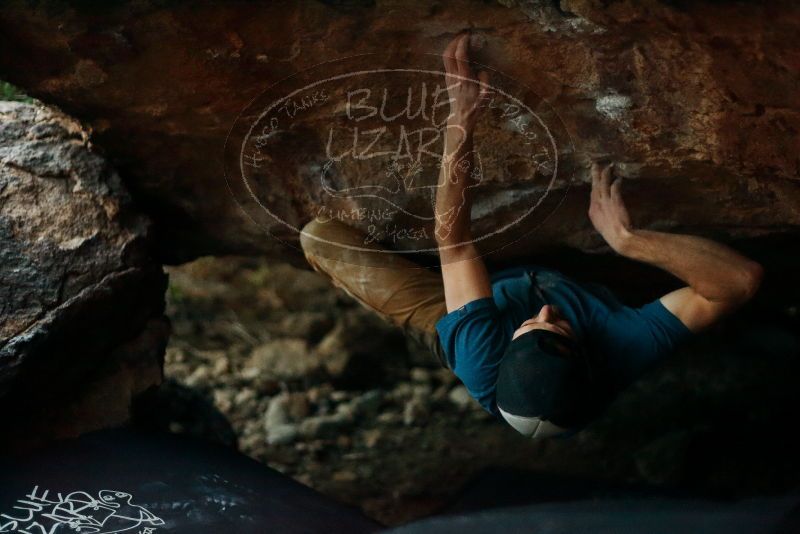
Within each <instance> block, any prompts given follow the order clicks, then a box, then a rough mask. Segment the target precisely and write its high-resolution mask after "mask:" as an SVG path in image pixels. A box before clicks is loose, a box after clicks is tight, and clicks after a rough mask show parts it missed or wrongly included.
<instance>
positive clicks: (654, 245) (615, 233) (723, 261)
mask: <svg viewBox="0 0 800 534" xmlns="http://www.w3.org/2000/svg"><path fill="white" fill-rule="evenodd" d="M621 183H622V182H621V180H620V179H617V180H614V178H613V166H612V165H609V166H607V167H606V168H604V169H602V170H601V168H600V165H598V164H597V163H595V164H593V165H592V199H591V207H590V208H589V218H590V219H591V220H592V224H594V227H595V229H597V231H598V232H600V234H601V235H602V236H603V238H604V239H605V240H606V242H607V243H608V244H609V245H610V246H611V248H612V249H614V250H615V251H616V252H617V253H619V254H621V255H623V256H625V257H628V258H631V259H634V260H638V261H641V262H645V263H649V264H651V265H655V266H656V267H660V268H661V269H664V270H665V271H668V272H670V273H672V274H673V275H675V276H676V277H678V278H680V279H681V280H683V281H684V282H686V284H688V287H684V288H682V289H678V290H676V291H673V292H671V293H668V294H667V295H664V296H663V297H661V299H660V300H661V303H662V304H663V305H664V307H666V308H667V309H668V310H669V311H670V312H672V313H673V314H674V315H675V316H676V317H678V319H680V320H681V322H682V323H683V324H685V325H686V326H687V327H688V328H689V330H691V331H693V332H697V331H699V330H702V329H703V328H706V327H708V326H710V325H711V324H713V323H714V322H715V321H716V320H717V319H719V318H720V317H722V316H723V315H725V314H728V313H730V312H732V311H734V310H735V309H737V308H738V307H739V306H741V305H742V304H744V303H745V302H747V301H748V300H749V299H750V298H752V297H753V295H755V293H756V291H758V287H759V285H760V283H761V278H762V276H763V269H762V267H761V265H759V264H758V263H756V262H754V261H753V260H750V259H748V258H745V257H744V256H742V255H741V254H739V253H737V252H736V251H734V250H732V249H731V248H729V247H726V246H725V245H722V244H720V243H716V242H714V241H711V240H709V239H704V238H701V237H695V236H689V235H680V234H668V233H664V232H654V231H649V230H638V229H634V228H633V227H632V226H631V222H630V217H629V216H628V212H627V209H626V208H625V204H624V202H623V201H622V195H621V194H620V186H621Z"/></svg>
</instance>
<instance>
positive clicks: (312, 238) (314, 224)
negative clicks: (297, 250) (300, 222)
mask: <svg viewBox="0 0 800 534" xmlns="http://www.w3.org/2000/svg"><path fill="white" fill-rule="evenodd" d="M323 226H324V224H323V223H321V222H319V221H318V220H317V219H311V222H309V223H308V224H306V225H305V226H303V229H302V230H301V231H300V247H301V248H302V249H303V252H304V253H305V254H306V255H308V254H310V253H312V252H313V251H314V248H315V246H316V245H318V244H319V243H321V241H320V238H321V237H322V227H323Z"/></svg>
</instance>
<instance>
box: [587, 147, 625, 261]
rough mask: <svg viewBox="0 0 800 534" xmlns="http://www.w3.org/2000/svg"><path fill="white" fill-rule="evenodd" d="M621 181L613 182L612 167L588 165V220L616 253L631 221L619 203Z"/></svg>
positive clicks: (622, 203) (623, 206)
mask: <svg viewBox="0 0 800 534" xmlns="http://www.w3.org/2000/svg"><path fill="white" fill-rule="evenodd" d="M621 185H622V179H621V178H617V179H616V180H615V179H614V164H613V163H611V164H609V165H606V166H605V167H601V165H600V164H599V163H596V162H595V163H592V199H591V205H590V206H589V219H591V221H592V224H593V225H594V228H595V230H597V231H598V232H599V233H600V235H602V236H603V239H605V240H606V243H608V244H609V246H610V247H611V248H612V249H614V250H615V251H616V252H620V251H621V249H622V247H623V245H624V243H625V241H626V239H627V238H629V237H630V235H631V231H632V228H631V219H630V216H629V215H628V210H627V208H625V203H624V202H623V201H622V194H621V192H620V187H621Z"/></svg>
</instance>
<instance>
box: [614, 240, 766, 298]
mask: <svg viewBox="0 0 800 534" xmlns="http://www.w3.org/2000/svg"><path fill="white" fill-rule="evenodd" d="M615 248H616V249H617V251H618V252H619V253H620V254H622V255H623V256H626V257H628V258H631V259H634V260H638V261H642V262H645V263H649V264H651V265H655V266H657V267H660V268H662V269H664V270H666V271H668V272H670V273H672V274H673V275H675V276H677V277H678V278H680V279H681V280H683V281H684V282H686V283H687V284H688V285H689V286H690V287H691V288H692V289H694V290H695V292H696V293H698V294H699V295H701V296H703V297H704V298H706V299H707V300H709V301H712V302H722V301H726V302H736V303H740V302H744V301H746V300H747V299H749V298H750V297H752V296H753V294H754V293H755V292H756V290H757V289H758V286H759V283H760V280H761V276H762V269H761V266H760V265H759V264H758V263H756V262H754V261H752V260H750V259H748V258H746V257H744V256H742V255H741V254H739V253H738V252H736V251H734V250H733V249H731V248H729V247H727V246H725V245H722V244H720V243H716V242H714V241H711V240H709V239H704V238H702V237H696V236H690V235H682V234H669V233H664V232H654V231H650V230H630V231H628V232H626V235H625V236H624V237H622V238H621V239H620V242H619V244H618V246H617V247H615Z"/></svg>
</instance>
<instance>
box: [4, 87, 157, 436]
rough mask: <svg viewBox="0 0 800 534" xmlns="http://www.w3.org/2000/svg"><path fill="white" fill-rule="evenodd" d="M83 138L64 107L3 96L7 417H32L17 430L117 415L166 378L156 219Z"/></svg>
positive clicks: (121, 417)
mask: <svg viewBox="0 0 800 534" xmlns="http://www.w3.org/2000/svg"><path fill="white" fill-rule="evenodd" d="M87 139H88V136H87V134H86V132H85V131H84V130H82V129H81V127H80V125H79V124H78V123H76V122H75V121H73V120H72V119H69V118H68V117H66V116H64V115H62V114H61V113H58V112H56V111H53V110H49V109H46V108H43V107H41V106H38V105H29V104H20V103H10V102H0V161H2V165H0V263H1V264H2V265H3V268H2V269H0V292H2V297H0V302H2V306H0V416H2V417H3V418H4V419H6V420H8V421H9V423H8V424H9V425H12V424H13V423H12V422H13V421H15V420H17V419H19V421H20V422H21V425H23V426H34V427H36V430H35V431H32V432H28V433H25V432H21V431H20V432H17V433H16V434H17V437H18V436H22V435H25V436H26V438H30V439H34V440H35V439H38V438H45V437H54V436H61V437H64V436H72V435H76V434H78V433H80V432H82V431H86V430H91V429H95V428H101V427H105V426H109V425H112V424H119V423H121V422H123V421H125V420H126V419H127V417H128V414H129V408H130V403H131V399H132V397H133V396H134V395H136V394H138V393H140V392H142V391H143V390H145V389H147V388H148V387H150V386H152V385H155V384H158V383H159V382H160V381H161V359H162V357H163V351H164V346H165V344H166V339H167V336H168V334H169V326H168V322H167V320H166V319H165V318H164V316H163V310H164V290H165V287H166V276H165V275H164V273H163V271H162V269H161V266H160V265H159V264H158V263H157V262H156V261H154V260H153V259H152V257H151V255H150V250H149V249H150V246H151V242H150V240H151V238H150V222H149V220H148V219H147V218H146V217H145V216H143V215H141V214H139V213H137V212H136V211H135V210H134V209H133V207H132V205H131V200H130V197H129V196H128V194H127V192H126V191H125V189H124V188H123V187H122V184H121V182H120V178H119V176H118V175H117V174H116V173H115V172H114V171H113V170H112V169H111V168H110V167H109V166H108V164H107V163H106V162H105V160H103V159H102V158H101V157H100V156H98V155H97V154H95V153H94V152H92V150H91V147H90V145H89V143H88V140H87ZM31 392H35V395H31Z"/></svg>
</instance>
